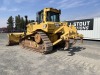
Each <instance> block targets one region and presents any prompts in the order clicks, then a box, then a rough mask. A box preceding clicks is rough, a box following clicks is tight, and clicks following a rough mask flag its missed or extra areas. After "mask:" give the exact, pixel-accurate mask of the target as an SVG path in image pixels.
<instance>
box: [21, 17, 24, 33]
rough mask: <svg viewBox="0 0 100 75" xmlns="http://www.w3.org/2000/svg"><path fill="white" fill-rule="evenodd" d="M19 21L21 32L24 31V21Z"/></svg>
mask: <svg viewBox="0 0 100 75" xmlns="http://www.w3.org/2000/svg"><path fill="white" fill-rule="evenodd" d="M20 21H21V24H20V28H21V31H24V29H25V20H24V19H23V17H21V19H20Z"/></svg>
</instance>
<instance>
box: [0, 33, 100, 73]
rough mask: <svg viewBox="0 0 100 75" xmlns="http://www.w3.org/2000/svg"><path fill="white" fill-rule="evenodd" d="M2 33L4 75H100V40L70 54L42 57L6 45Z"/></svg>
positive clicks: (0, 49)
mask: <svg viewBox="0 0 100 75" xmlns="http://www.w3.org/2000/svg"><path fill="white" fill-rule="evenodd" d="M7 40H8V39H7V34H0V75H100V41H87V40H85V41H84V44H79V43H77V44H76V45H75V46H73V48H70V49H69V51H63V50H62V49H58V50H57V51H55V52H53V53H51V54H48V55H42V54H40V53H37V52H34V51H32V50H30V49H23V48H21V47H20V46H18V45H16V46H6V44H7Z"/></svg>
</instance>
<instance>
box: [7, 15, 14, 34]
mask: <svg viewBox="0 0 100 75" xmlns="http://www.w3.org/2000/svg"><path fill="white" fill-rule="evenodd" d="M7 24H8V25H7V29H8V32H12V31H13V26H14V18H13V17H12V16H10V17H9V18H8V20H7Z"/></svg>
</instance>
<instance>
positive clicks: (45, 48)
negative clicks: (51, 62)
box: [20, 31, 53, 54]
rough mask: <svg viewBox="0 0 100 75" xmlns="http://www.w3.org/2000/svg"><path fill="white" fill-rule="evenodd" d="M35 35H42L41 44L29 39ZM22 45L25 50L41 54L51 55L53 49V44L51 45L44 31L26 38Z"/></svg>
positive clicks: (23, 39)
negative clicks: (28, 49)
mask: <svg viewBox="0 0 100 75" xmlns="http://www.w3.org/2000/svg"><path fill="white" fill-rule="evenodd" d="M35 34H40V36H41V39H42V43H41V44H38V43H36V42H35V41H34V40H29V39H28V38H29V37H31V36H34V35H35ZM33 38H34V37H33ZM20 45H21V46H22V47H23V48H31V49H32V50H33V51H36V52H40V53H43V54H47V53H50V52H51V51H52V49H53V44H52V43H51V41H50V39H49V38H48V36H47V35H46V34H45V33H44V32H42V31H37V32H36V33H33V34H31V35H28V36H25V37H24V38H22V39H21V42H20ZM34 45H37V47H36V46H34Z"/></svg>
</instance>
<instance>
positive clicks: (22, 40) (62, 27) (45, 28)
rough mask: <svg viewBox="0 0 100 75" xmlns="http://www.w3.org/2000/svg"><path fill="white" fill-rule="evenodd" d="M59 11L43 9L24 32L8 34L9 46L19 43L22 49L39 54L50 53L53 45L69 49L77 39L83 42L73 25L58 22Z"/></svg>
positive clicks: (81, 36)
mask: <svg viewBox="0 0 100 75" xmlns="http://www.w3.org/2000/svg"><path fill="white" fill-rule="evenodd" d="M60 14H61V10H58V9H54V8H44V9H43V10H41V11H39V12H38V13H37V17H36V22H32V23H29V24H27V26H26V31H25V32H22V33H9V34H8V37H9V45H13V44H16V43H19V44H20V45H21V46H22V47H23V48H24V47H28V48H31V49H33V50H35V51H37V52H40V53H44V54H46V53H50V52H51V51H52V50H53V47H54V46H55V45H58V46H60V45H62V43H64V46H65V47H64V49H68V48H69V44H70V39H72V40H73V42H72V44H75V43H76V40H77V39H81V40H82V42H83V35H82V34H79V33H78V32H77V29H76V27H75V26H74V25H71V26H69V25H68V23H67V22H60Z"/></svg>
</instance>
